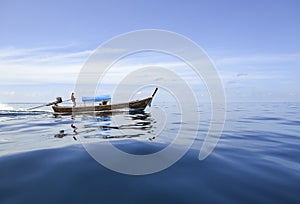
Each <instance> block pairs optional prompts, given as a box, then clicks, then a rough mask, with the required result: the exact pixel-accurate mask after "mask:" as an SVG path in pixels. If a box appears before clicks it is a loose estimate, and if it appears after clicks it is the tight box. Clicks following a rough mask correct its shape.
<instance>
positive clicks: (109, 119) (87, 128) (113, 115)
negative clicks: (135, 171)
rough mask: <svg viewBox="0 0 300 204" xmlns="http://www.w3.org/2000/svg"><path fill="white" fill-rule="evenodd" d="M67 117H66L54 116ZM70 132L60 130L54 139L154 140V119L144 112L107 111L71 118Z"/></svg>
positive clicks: (77, 115)
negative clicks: (71, 137)
mask: <svg viewBox="0 0 300 204" xmlns="http://www.w3.org/2000/svg"><path fill="white" fill-rule="evenodd" d="M56 117H67V116H56ZM71 118H72V120H73V121H74V123H72V124H71V128H72V129H71V131H70V130H69V131H67V130H61V131H60V132H59V133H58V134H56V135H55V136H54V137H56V138H62V137H65V136H73V138H74V140H77V138H80V140H82V139H94V140H95V139H96V140H98V141H101V139H126V138H138V139H147V140H153V139H155V134H154V131H153V128H155V127H153V124H154V123H155V120H154V118H152V117H151V114H150V113H145V112H144V111H122V110H118V111H107V112H96V113H90V114H76V115H74V114H73V115H72V116H71Z"/></svg>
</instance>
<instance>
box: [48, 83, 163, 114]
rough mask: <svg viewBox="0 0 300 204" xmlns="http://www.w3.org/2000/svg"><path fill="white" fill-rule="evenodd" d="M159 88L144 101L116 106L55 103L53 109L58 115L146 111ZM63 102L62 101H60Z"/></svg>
mask: <svg viewBox="0 0 300 204" xmlns="http://www.w3.org/2000/svg"><path fill="white" fill-rule="evenodd" d="M157 90H158V88H155V90H154V92H153V94H152V96H150V97H147V98H144V99H142V100H135V101H130V102H125V103H116V104H105V103H103V104H102V105H88V106H85V105H83V106H75V107H73V106H59V105H57V104H58V103H55V104H54V105H53V106H52V109H53V110H54V112H55V113H58V114H68V113H84V112H100V111H112V110H118V109H127V108H128V109H130V110H144V109H145V108H146V107H147V106H151V102H152V99H153V97H154V96H155V94H156V92H157ZM60 101H61V100H60Z"/></svg>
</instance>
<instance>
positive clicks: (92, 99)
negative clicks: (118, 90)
mask: <svg viewBox="0 0 300 204" xmlns="http://www.w3.org/2000/svg"><path fill="white" fill-rule="evenodd" d="M110 99H111V97H110V95H101V96H95V97H90V96H83V97H82V102H96V101H107V100H110Z"/></svg>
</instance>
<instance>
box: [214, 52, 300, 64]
mask: <svg viewBox="0 0 300 204" xmlns="http://www.w3.org/2000/svg"><path fill="white" fill-rule="evenodd" d="M287 61H288V62H291V61H298V62H299V61H300V53H289V54H273V55H248V56H233V57H216V58H215V63H216V64H218V65H222V64H240V63H274V62H287Z"/></svg>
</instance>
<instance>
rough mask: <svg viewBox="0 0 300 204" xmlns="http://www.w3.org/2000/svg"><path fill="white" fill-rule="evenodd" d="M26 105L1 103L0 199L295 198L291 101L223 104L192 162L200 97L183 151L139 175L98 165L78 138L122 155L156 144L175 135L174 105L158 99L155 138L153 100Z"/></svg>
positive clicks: (296, 134)
mask: <svg viewBox="0 0 300 204" xmlns="http://www.w3.org/2000/svg"><path fill="white" fill-rule="evenodd" d="M34 105H36V104H7V105H3V104H2V105H1V106H0V107H1V108H0V109H2V110H1V111H0V203H1V204H2V203H5V204H6V203H32V202H33V203H300V195H299V192H300V191H299V189H300V157H299V155H300V142H299V141H300V131H299V130H300V129H299V125H300V103H230V104H228V107H227V119H226V123H225V128H224V131H223V134H222V136H221V139H220V141H219V143H218V145H217V146H216V148H215V149H214V151H213V152H212V154H211V155H210V156H209V157H207V158H206V159H205V160H202V161H200V160H199V159H198V155H199V149H200V148H201V145H202V143H203V138H204V137H205V133H206V131H207V128H208V125H209V118H210V114H211V113H210V111H209V107H207V106H205V105H204V106H203V107H201V108H200V113H199V114H200V115H201V122H200V123H201V124H200V126H199V129H196V131H198V138H197V139H196V141H195V142H194V144H193V146H192V147H191V148H190V149H189V151H188V152H187V153H186V154H185V155H184V157H183V158H181V159H180V160H179V161H178V162H177V163H175V164H174V165H172V166H171V167H170V168H167V169H165V170H163V171H161V172H158V173H154V174H150V175H144V176H132V175H125V174H120V173H117V172H114V171H111V170H109V169H107V168H105V167H104V166H102V165H101V164H99V163H98V162H96V161H95V160H94V159H93V158H92V157H91V156H90V155H89V154H88V153H87V151H86V150H85V148H84V147H83V146H82V145H81V142H82V141H88V142H89V141H90V142H94V143H101V142H103V141H108V140H109V141H111V142H112V143H113V144H114V145H115V146H117V147H118V148H119V149H121V150H124V151H126V152H129V153H134V154H150V153H153V152H157V151H159V150H161V149H163V148H165V147H166V146H167V145H168V144H170V143H171V142H172V140H173V139H174V137H175V136H176V130H177V129H178V126H179V125H180V113H178V110H177V109H173V108H172V107H165V108H166V109H167V110H168V114H170V115H171V116H172V117H171V119H170V120H169V122H168V123H166V126H165V127H164V128H165V130H164V131H162V132H161V133H160V134H159V135H158V136H157V130H158V129H159V122H160V121H157V119H155V118H154V117H153V114H154V113H155V107H153V108H152V109H150V110H149V111H146V113H144V112H142V113H127V112H124V113H116V114H106V115H97V116H93V115H92V116H89V115H82V116H75V118H74V116H55V115H53V114H52V112H51V111H50V109H42V110H38V111H26V110H25V109H26V108H27V107H31V106H34ZM160 106H162V104H160ZM115 119H118V121H120V120H121V121H122V123H121V124H120V123H118V124H115V123H114V121H115ZM72 124H75V125H76V126H78V129H77V130H76V132H74V128H72V127H71V125H72ZM61 130H64V134H65V135H64V134H63V135H59V131H61ZM120 130H122V131H124V130H126V132H125V133H124V132H122V131H121V132H120ZM187 131H195V129H193V128H192V127H191V129H190V130H187ZM187 134H188V133H187ZM187 140H189V136H188V135H187ZM104 145H105V144H104ZM112 159H113V158H112Z"/></svg>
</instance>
